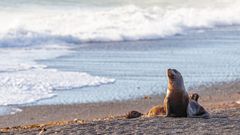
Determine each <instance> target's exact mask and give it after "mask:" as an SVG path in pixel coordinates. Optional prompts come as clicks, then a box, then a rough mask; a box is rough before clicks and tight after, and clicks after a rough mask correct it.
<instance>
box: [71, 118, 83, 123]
mask: <svg viewBox="0 0 240 135" xmlns="http://www.w3.org/2000/svg"><path fill="white" fill-rule="evenodd" d="M73 122H75V123H79V124H84V123H85V121H84V120H80V119H77V118H76V119H74V120H73Z"/></svg>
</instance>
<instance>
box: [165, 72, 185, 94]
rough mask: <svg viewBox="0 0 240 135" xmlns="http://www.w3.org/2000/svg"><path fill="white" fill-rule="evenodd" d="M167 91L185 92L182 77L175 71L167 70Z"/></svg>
mask: <svg viewBox="0 0 240 135" xmlns="http://www.w3.org/2000/svg"><path fill="white" fill-rule="evenodd" d="M167 77H168V89H169V90H185V87H184V82H183V77H182V75H181V73H180V72H179V71H177V70H176V69H170V68H169V69H167Z"/></svg>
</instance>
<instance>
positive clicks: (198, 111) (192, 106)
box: [187, 93, 210, 119]
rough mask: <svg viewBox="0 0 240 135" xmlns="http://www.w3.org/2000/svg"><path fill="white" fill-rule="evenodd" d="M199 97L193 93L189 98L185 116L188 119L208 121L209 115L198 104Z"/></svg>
mask: <svg viewBox="0 0 240 135" xmlns="http://www.w3.org/2000/svg"><path fill="white" fill-rule="evenodd" d="M198 98H199V95H198V94H197V93H194V94H192V95H191V96H190V100H189V103H188V107H187V116H188V117H190V118H205V119H209V118H210V115H209V113H208V112H207V111H206V110H205V109H204V108H203V107H202V106H201V105H200V104H199V103H198Z"/></svg>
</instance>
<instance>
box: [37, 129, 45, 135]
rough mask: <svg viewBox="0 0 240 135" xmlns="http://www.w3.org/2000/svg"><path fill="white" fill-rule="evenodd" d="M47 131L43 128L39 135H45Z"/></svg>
mask: <svg viewBox="0 0 240 135" xmlns="http://www.w3.org/2000/svg"><path fill="white" fill-rule="evenodd" d="M46 131H47V129H46V128H42V129H41V130H40V132H39V133H38V135H43V133H44V132H46Z"/></svg>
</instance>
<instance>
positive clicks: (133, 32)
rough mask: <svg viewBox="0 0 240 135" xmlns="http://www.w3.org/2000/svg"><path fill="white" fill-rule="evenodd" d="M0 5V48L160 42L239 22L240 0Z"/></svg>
mask: <svg viewBox="0 0 240 135" xmlns="http://www.w3.org/2000/svg"><path fill="white" fill-rule="evenodd" d="M14 2H15V4H13V3H14ZM101 3H102V4H101ZM147 3H148V4H147ZM6 5H7V6H6ZM144 5H145V6H144ZM0 6H2V7H4V8H3V9H1V10H0V16H1V24H2V25H1V27H0V46H31V45H36V44H38V45H39V44H40V45H41V44H46V43H54V44H56V43H57V44H79V43H82V42H104V41H126V40H146V39H147V40H150V39H161V38H165V37H167V36H173V35H176V34H182V33H184V32H185V31H186V30H187V29H196V28H209V27H214V26H216V25H232V24H239V23H240V17H239V14H240V8H239V6H240V2H239V1H236V0H230V1H222V0H213V1H211V2H208V1H201V0H195V1H194V2H185V1H173V0H172V1H169V2H168V1H164V0H162V1H157V0H152V1H150V2H140V1H138V0H134V1H132V2H127V1H116V2H114V1H111V0H101V1H100V2H94V1H89V2H88V1H68V0H63V1H60V2H48V1H46V0H44V1H41V2H38V1H29V0H27V1H24V2H21V0H20V1H16V0H12V1H9V2H7V1H6V2H0ZM16 7H18V8H16Z"/></svg>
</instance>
